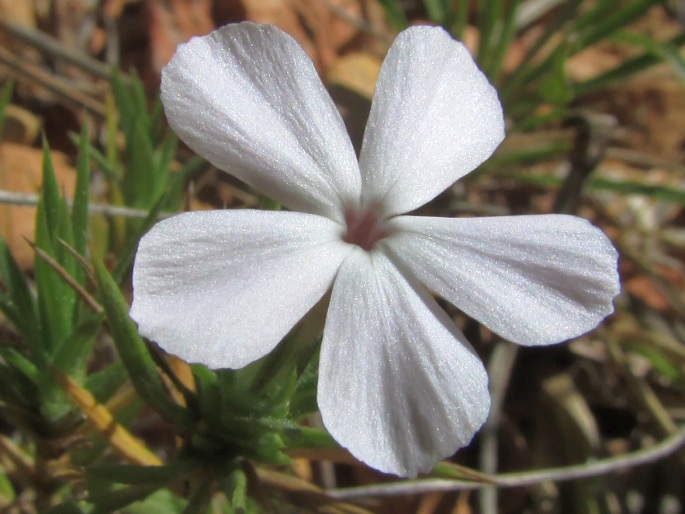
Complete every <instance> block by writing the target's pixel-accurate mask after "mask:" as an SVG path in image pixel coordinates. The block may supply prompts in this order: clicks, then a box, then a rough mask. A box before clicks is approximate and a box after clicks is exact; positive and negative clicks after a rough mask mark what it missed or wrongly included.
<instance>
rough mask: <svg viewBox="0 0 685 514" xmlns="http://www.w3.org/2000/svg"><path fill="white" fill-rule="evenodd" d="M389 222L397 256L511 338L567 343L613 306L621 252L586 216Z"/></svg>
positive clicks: (400, 219) (463, 307) (390, 241)
mask: <svg viewBox="0 0 685 514" xmlns="http://www.w3.org/2000/svg"><path fill="white" fill-rule="evenodd" d="M389 225H390V227H391V230H393V232H394V234H393V235H392V236H391V237H389V238H387V239H386V240H384V244H385V245H386V248H387V249H388V250H389V251H390V253H391V254H392V256H393V259H394V260H395V261H396V262H399V263H400V264H401V265H402V266H403V267H405V268H407V269H409V270H411V272H413V273H414V274H415V276H416V277H417V278H418V279H419V280H420V281H422V282H423V283H424V284H426V286H428V287H429V288H430V289H432V290H433V291H435V292H436V293H437V294H439V295H441V296H442V297H444V298H445V299H446V300H448V301H450V302H451V303H453V304H454V305H456V306H457V307H459V308H460V309H461V310H462V311H464V312H465V313H466V314H468V315H469V316H471V317H473V318H474V319H476V320H478V321H480V322H481V323H483V324H484V325H485V326H487V327H488V328H490V329H491V330H493V331H495V332H497V333H498V334H500V335H501V336H503V337H505V338H507V339H509V340H510V341H513V342H516V343H519V344H524V345H543V344H551V343H557V342H560V341H564V340H566V339H570V338H572V337H576V336H579V335H581V334H584V333H585V332H587V331H588V330H591V329H593V328H594V327H595V326H597V324H598V323H599V322H600V321H601V320H602V319H603V318H604V317H605V316H607V315H608V314H611V313H612V312H613V310H614V308H613V304H612V300H613V298H614V297H615V296H616V295H617V294H618V292H619V288H620V287H619V279H618V273H617V269H616V268H617V264H616V261H617V257H618V255H617V253H616V250H615V249H614V247H613V245H612V244H611V242H610V241H609V239H608V238H607V237H606V236H605V235H604V234H603V233H602V231H601V230H599V229H598V228H596V227H594V226H592V225H591V224H590V223H589V222H588V221H587V220H584V219H582V218H578V217H575V216H565V215H553V214H552V215H543V216H503V217H493V218H470V219H465V218H461V219H448V218H428V217H413V216H400V217H398V218H396V219H394V220H392V221H391V222H390V223H389Z"/></svg>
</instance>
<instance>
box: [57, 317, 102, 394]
mask: <svg viewBox="0 0 685 514" xmlns="http://www.w3.org/2000/svg"><path fill="white" fill-rule="evenodd" d="M104 318H105V315H104V313H102V312H101V313H98V314H91V315H89V316H87V317H86V318H85V319H84V320H82V321H81V322H80V323H79V324H77V325H76V327H74V330H73V332H72V333H71V334H69V335H68V336H67V338H66V339H65V340H64V341H62V342H61V344H60V345H59V347H58V349H57V352H56V354H55V357H54V364H55V366H56V367H57V368H58V369H59V370H60V371H62V372H63V373H65V374H67V375H69V376H70V377H72V378H75V379H77V380H79V381H80V380H81V379H83V378H84V377H85V375H86V364H87V361H88V356H89V355H90V351H91V349H92V347H93V343H94V342H95V336H96V335H97V333H98V332H99V330H100V328H101V327H102V321H103V320H104Z"/></svg>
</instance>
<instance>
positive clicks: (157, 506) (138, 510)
mask: <svg viewBox="0 0 685 514" xmlns="http://www.w3.org/2000/svg"><path fill="white" fill-rule="evenodd" d="M185 506H186V500H183V499H182V498H179V497H178V496H176V495H175V494H174V493H172V492H171V491H169V490H168V489H160V490H158V491H155V492H154V493H153V494H151V495H150V496H149V497H148V498H146V499H145V500H144V501H142V502H140V503H135V504H133V505H130V506H129V507H126V508H125V509H123V510H122V514H174V513H175V512H178V513H180V512H185V511H186V509H185ZM191 512H193V514H201V512H202V511H199V510H195V511H191Z"/></svg>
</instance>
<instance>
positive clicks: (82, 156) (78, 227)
mask: <svg viewBox="0 0 685 514" xmlns="http://www.w3.org/2000/svg"><path fill="white" fill-rule="evenodd" d="M89 155H90V142H89V141H88V126H87V125H86V124H85V123H84V124H83V127H82V128H81V135H80V137H79V141H78V156H77V159H76V188H75V189H74V202H73V205H72V209H71V225H72V229H73V234H74V242H73V245H72V246H73V247H74V249H75V250H76V251H77V252H78V253H79V254H81V255H85V254H86V240H87V235H88V234H87V232H88V196H89V194H88V193H89V191H88V189H89V185H90V172H89V165H90V161H89ZM76 273H78V274H80V275H82V271H81V270H80V269H79V270H78V271H76Z"/></svg>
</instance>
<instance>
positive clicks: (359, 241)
mask: <svg viewBox="0 0 685 514" xmlns="http://www.w3.org/2000/svg"><path fill="white" fill-rule="evenodd" d="M345 222H346V223H347V232H345V235H344V236H343V241H345V242H346V243H350V244H353V245H357V246H359V247H361V248H363V249H364V250H366V251H367V252H368V251H370V250H371V249H372V248H373V247H374V245H375V244H376V243H377V242H378V241H380V240H381V239H383V238H384V237H386V236H388V235H390V233H389V232H388V231H387V230H386V229H385V228H384V227H383V224H382V223H381V221H380V219H379V218H378V215H377V214H376V213H375V212H374V210H372V209H367V210H365V211H356V210H353V209H350V210H348V211H347V212H346V213H345Z"/></svg>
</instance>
